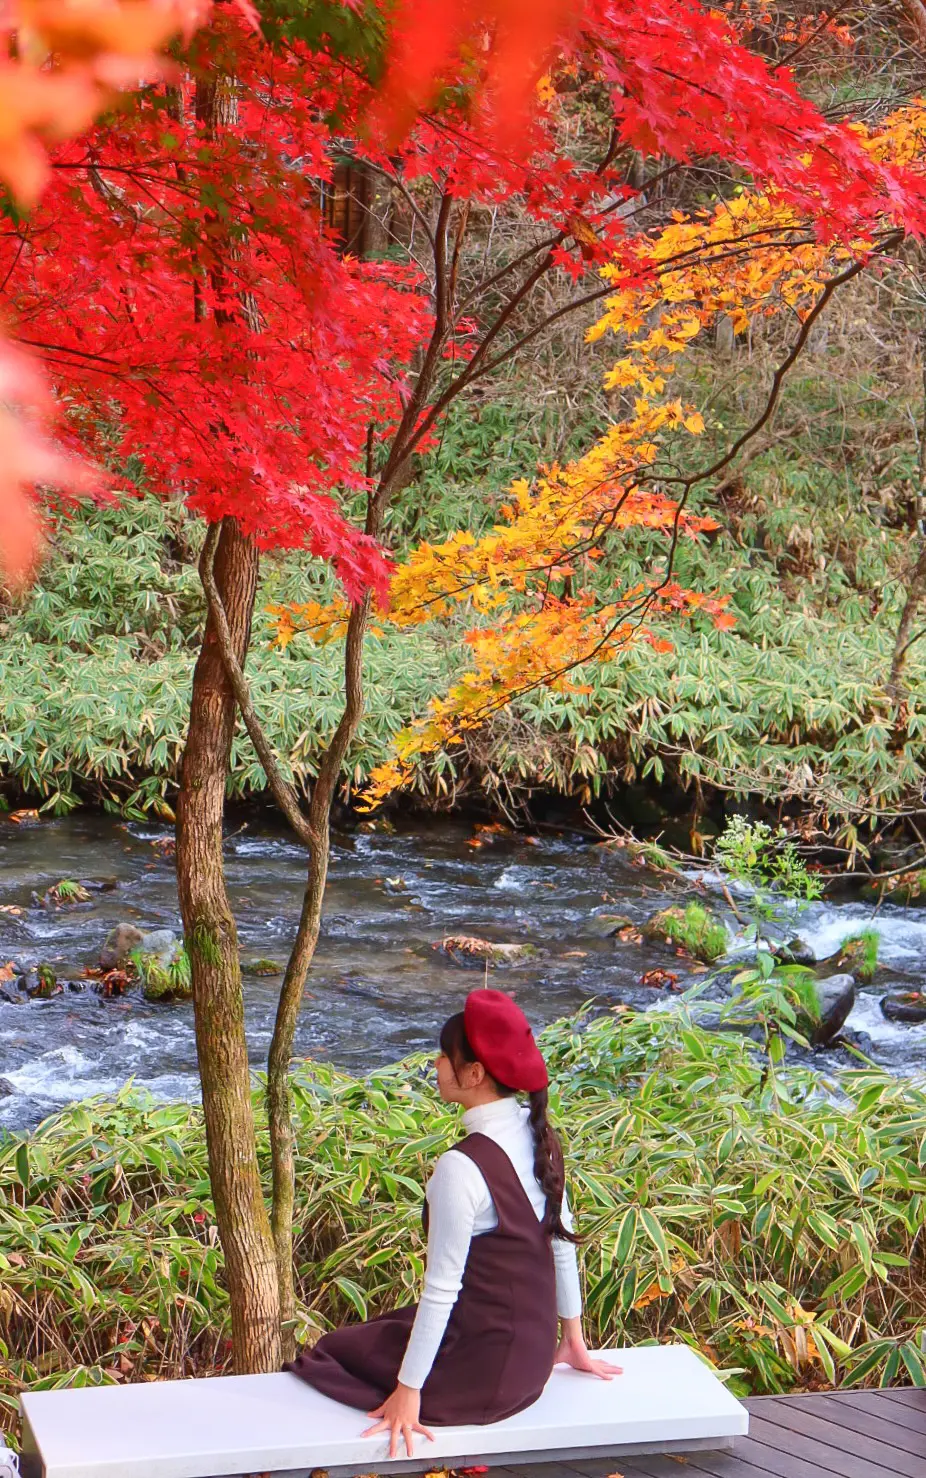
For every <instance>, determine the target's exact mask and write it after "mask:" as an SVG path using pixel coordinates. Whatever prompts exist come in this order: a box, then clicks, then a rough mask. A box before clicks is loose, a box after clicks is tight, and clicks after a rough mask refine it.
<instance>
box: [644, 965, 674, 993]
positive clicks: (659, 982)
mask: <svg viewBox="0 0 926 1478" xmlns="http://www.w3.org/2000/svg"><path fill="white" fill-rule="evenodd" d="M640 984H641V985H649V986H652V988H653V990H664V989H665V987H666V986H668V987H669V989H670V990H675V988H676V986H677V985H678V976H677V975H675V974H673V972H672V971H671V970H645V971H644V973H643V974H642V975H641V976H640Z"/></svg>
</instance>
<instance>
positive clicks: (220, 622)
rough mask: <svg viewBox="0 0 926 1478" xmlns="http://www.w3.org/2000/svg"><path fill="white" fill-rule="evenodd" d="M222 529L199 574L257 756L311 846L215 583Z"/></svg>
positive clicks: (210, 539) (213, 534) (212, 538)
mask: <svg viewBox="0 0 926 1478" xmlns="http://www.w3.org/2000/svg"><path fill="white" fill-rule="evenodd" d="M221 529H222V525H221V524H220V523H213V524H210V525H209V531H208V533H207V534H206V542H205V543H204V545H203V549H202V554H201V555H200V559H199V577H200V579H201V581H202V585H203V590H204V591H205V592H206V602H207V605H208V607H209V614H210V616H211V617H212V621H213V625H214V627H215V634H216V643H217V645H218V648H219V655H220V656H221V658H222V665H223V667H224V668H225V672H226V674H227V676H228V681H229V683H230V684H231V688H232V691H233V692H234V695H235V701H236V702H237V704H238V708H239V710H240V712H241V717H242V718H243V719H244V724H245V728H246V729H247V731H248V736H249V737H250V740H251V743H252V744H253V745H254V748H255V750H256V751H257V758H258V759H259V760H260V762H261V765H262V766H263V769H264V773H265V774H266V776H267V780H268V781H269V783H270V788H271V790H272V791H273V794H274V798H275V800H276V803H277V805H278V806H279V808H280V810H281V811H282V812H283V815H284V816H285V817H286V819H287V821H288V822H289V824H290V826H291V827H292V829H293V831H294V832H295V833H296V836H297V837H298V838H299V840H300V841H301V842H302V843H303V844H304V845H305V846H307V847H310V846H312V844H313V842H314V840H315V839H314V836H313V833H312V827H311V825H310V824H309V822H308V821H307V820H306V818H305V816H304V815H303V814H302V810H301V808H300V805H299V801H298V798H297V796H296V792H295V790H294V788H293V786H292V785H291V784H290V783H289V781H288V780H287V779H286V776H285V775H284V774H283V772H282V770H281V768H280V762H279V760H278V759H277V756H276V753H275V752H274V748H273V745H272V744H271V743H270V741H269V740H268V738H267V736H266V734H265V733H264V730H263V727H262V726H261V722H260V719H259V718H258V716H257V710H256V709H255V707H254V703H253V700H252V698H251V690H250V688H249V686H248V681H247V678H246V677H245V675H244V671H243V669H242V667H241V664H240V662H239V661H238V658H237V657H236V656H235V651H234V648H233V646H232V639H231V632H230V630H229V626H228V616H227V614H226V611H225V607H224V605H223V604H222V597H221V596H220V594H219V588H218V586H217V585H216V582H215V554H216V549H217V548H218V543H219V535H220V533H221Z"/></svg>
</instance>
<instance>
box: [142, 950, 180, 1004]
mask: <svg viewBox="0 0 926 1478" xmlns="http://www.w3.org/2000/svg"><path fill="white" fill-rule="evenodd" d="M132 963H133V965H134V966H135V969H136V970H137V972H138V977H139V979H140V981H141V985H142V995H143V996H144V998H145V1000H146V1001H164V1002H168V1001H188V1000H190V999H191V998H192V995H193V977H192V973H191V970H190V960H189V956H188V955H187V952H186V950H185V949H183V948H182V947H181V949H180V950H178V951H177V953H176V954H175V955H174V958H173V959H172V960H171V961H170V963H169V964H168V965H166V966H165V964H164V958H163V956H162V955H147V954H142V953H141V952H137V953H136V954H133V956H132Z"/></svg>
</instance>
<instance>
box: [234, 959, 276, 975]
mask: <svg viewBox="0 0 926 1478" xmlns="http://www.w3.org/2000/svg"><path fill="white" fill-rule="evenodd" d="M241 971H242V974H243V975H283V974H285V972H286V966H285V965H281V964H280V963H279V961H278V960H242V962H241Z"/></svg>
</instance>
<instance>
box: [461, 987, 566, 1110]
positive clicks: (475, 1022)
mask: <svg viewBox="0 0 926 1478" xmlns="http://www.w3.org/2000/svg"><path fill="white" fill-rule="evenodd" d="M463 1024H464V1026H465V1028H466V1035H467V1037H468V1038H469V1044H470V1046H471V1047H472V1049H473V1051H474V1052H475V1054H476V1058H477V1061H479V1062H481V1063H482V1065H483V1067H484V1068H485V1069H486V1071H487V1072H489V1073H491V1074H492V1077H493V1078H494V1079H495V1081H496V1082H497V1083H501V1084H502V1086H503V1087H505V1088H515V1089H517V1090H518V1091H519V1092H522V1093H536V1092H537V1091H538V1090H539V1089H541V1088H546V1086H547V1083H548V1082H549V1081H550V1080H549V1078H548V1077H547V1065H546V1063H545V1062H544V1060H543V1057H542V1056H541V1053H540V1048H539V1047H538V1046H537V1043H536V1042H535V1041H534V1033H533V1032H532V1031H531V1027H530V1022H529V1021H528V1019H527V1017H526V1016H525V1015H524V1012H523V1011H522V1010H521V1007H520V1006H516V1005H515V1003H514V1001H513V1000H512V999H511V997H510V996H506V995H504V994H503V992H502V991H500V990H474V991H472V992H471V993H470V994H469V995H468V996H467V997H466V1005H465V1006H464V1008H463Z"/></svg>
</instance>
